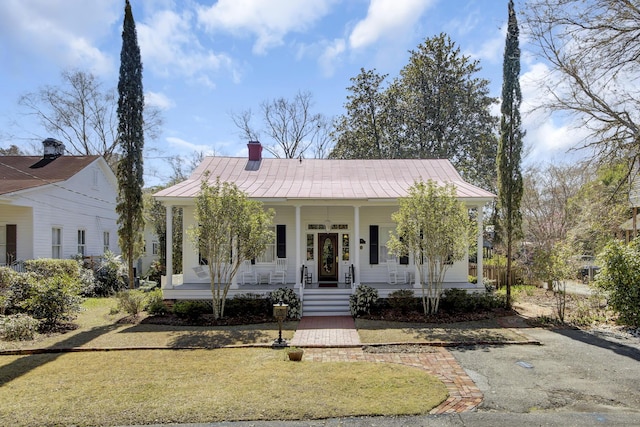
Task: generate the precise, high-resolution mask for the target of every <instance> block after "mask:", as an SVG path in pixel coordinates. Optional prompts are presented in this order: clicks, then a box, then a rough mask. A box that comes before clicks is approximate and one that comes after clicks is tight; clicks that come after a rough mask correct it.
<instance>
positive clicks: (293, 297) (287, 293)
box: [269, 288, 302, 319]
mask: <svg viewBox="0 0 640 427" xmlns="http://www.w3.org/2000/svg"><path fill="white" fill-rule="evenodd" d="M280 301H282V303H283V304H288V305H289V309H288V311H287V319H299V318H300V316H301V315H302V310H301V307H300V298H299V297H298V294H296V292H295V291H294V290H293V289H291V288H280V289H276V290H275V291H273V292H271V293H270V294H269V306H273V304H278V303H279V302H280Z"/></svg>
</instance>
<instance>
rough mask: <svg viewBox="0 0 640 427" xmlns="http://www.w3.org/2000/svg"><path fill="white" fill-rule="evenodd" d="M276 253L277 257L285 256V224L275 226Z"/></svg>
mask: <svg viewBox="0 0 640 427" xmlns="http://www.w3.org/2000/svg"><path fill="white" fill-rule="evenodd" d="M276 254H277V257H278V258H286V257H287V226H286V225H278V226H276Z"/></svg>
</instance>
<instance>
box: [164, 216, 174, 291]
mask: <svg viewBox="0 0 640 427" xmlns="http://www.w3.org/2000/svg"><path fill="white" fill-rule="evenodd" d="M165 207H166V210H167V226H166V229H167V231H166V233H167V234H166V236H165V237H166V238H165V240H166V245H167V247H166V257H165V258H166V264H167V265H166V268H165V273H166V275H167V278H166V281H165V288H167V289H173V206H171V205H165Z"/></svg>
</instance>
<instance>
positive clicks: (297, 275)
mask: <svg viewBox="0 0 640 427" xmlns="http://www.w3.org/2000/svg"><path fill="white" fill-rule="evenodd" d="M300 239H302V230H301V227H300V205H296V265H295V269H294V273H293V274H294V277H295V282H294V283H295V286H294V287H296V286H300V267H302V253H301V251H302V249H301V243H300Z"/></svg>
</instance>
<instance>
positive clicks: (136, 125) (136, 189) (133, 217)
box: [116, 0, 144, 289]
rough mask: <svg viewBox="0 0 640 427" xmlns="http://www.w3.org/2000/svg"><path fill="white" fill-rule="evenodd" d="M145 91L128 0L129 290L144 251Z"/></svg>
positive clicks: (123, 169) (122, 91)
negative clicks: (135, 268)
mask: <svg viewBox="0 0 640 427" xmlns="http://www.w3.org/2000/svg"><path fill="white" fill-rule="evenodd" d="M143 110H144V91H143V88H142V61H141V59H140V47H139V46H138V36H137V34H136V24H135V21H134V20H133V13H132V12H131V5H130V4H129V0H127V1H126V4H125V14H124V24H123V30H122V49H121V51H120V78H119V80H118V139H119V142H120V149H121V150H122V157H121V158H120V161H119V162H118V167H117V170H116V177H117V178H118V197H117V204H116V212H117V213H118V240H119V244H120V248H122V255H123V257H124V259H125V260H126V261H127V264H128V271H129V280H128V282H129V288H131V289H133V286H134V277H133V262H134V261H135V260H136V259H137V258H138V257H139V256H140V254H141V252H142V248H143V242H142V239H143V236H142V234H143V230H144V218H143V215H142V213H143V208H144V202H143V198H142V187H143V185H144V179H143V158H142V151H143V147H144V118H143Z"/></svg>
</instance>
